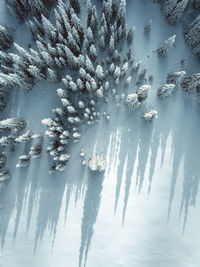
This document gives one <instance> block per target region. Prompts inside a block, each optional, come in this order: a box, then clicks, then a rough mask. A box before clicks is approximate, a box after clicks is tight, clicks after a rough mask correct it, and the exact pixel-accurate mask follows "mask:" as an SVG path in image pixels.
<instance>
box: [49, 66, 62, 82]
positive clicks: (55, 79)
mask: <svg viewBox="0 0 200 267" xmlns="http://www.w3.org/2000/svg"><path fill="white" fill-rule="evenodd" d="M47 72H48V75H49V77H50V79H51V80H52V81H53V82H54V83H57V82H59V81H60V76H59V75H58V73H57V72H56V71H55V70H53V69H50V68H47Z"/></svg>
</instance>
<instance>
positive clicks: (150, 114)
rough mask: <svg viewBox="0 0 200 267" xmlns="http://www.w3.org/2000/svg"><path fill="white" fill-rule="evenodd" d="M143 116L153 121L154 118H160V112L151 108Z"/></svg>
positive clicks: (146, 119) (148, 120)
mask: <svg viewBox="0 0 200 267" xmlns="http://www.w3.org/2000/svg"><path fill="white" fill-rule="evenodd" d="M142 118H143V119H144V120H145V121H147V122H151V121H152V120H153V119H157V118H158V112H157V111H156V110H154V109H150V110H149V111H147V112H145V113H144V114H143V115H142Z"/></svg>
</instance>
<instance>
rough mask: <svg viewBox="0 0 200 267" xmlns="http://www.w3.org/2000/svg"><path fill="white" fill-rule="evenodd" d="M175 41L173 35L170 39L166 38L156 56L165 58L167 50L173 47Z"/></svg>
mask: <svg viewBox="0 0 200 267" xmlns="http://www.w3.org/2000/svg"><path fill="white" fill-rule="evenodd" d="M175 41H176V35H173V36H171V37H170V38H168V39H167V40H166V41H165V43H164V44H163V45H162V46H161V47H159V48H158V49H157V50H156V52H157V54H158V56H159V57H165V56H166V55H167V53H168V50H169V48H170V47H172V46H173V45H174V43H175Z"/></svg>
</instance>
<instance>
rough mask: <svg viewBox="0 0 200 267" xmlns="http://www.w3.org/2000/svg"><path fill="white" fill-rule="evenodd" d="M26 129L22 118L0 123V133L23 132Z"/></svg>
mask: <svg viewBox="0 0 200 267" xmlns="http://www.w3.org/2000/svg"><path fill="white" fill-rule="evenodd" d="M25 127H26V121H25V120H24V119H22V118H9V119H6V120H2V121H0V131H11V130H23V129H24V128H25Z"/></svg>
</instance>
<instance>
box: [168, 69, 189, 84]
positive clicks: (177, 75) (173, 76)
mask: <svg viewBox="0 0 200 267" xmlns="http://www.w3.org/2000/svg"><path fill="white" fill-rule="evenodd" d="M185 74H186V72H185V71H177V72H173V73H170V74H168V76H167V83H168V84H169V83H170V84H179V83H180V81H181V79H182V78H183V76H184V75H185Z"/></svg>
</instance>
